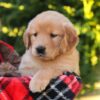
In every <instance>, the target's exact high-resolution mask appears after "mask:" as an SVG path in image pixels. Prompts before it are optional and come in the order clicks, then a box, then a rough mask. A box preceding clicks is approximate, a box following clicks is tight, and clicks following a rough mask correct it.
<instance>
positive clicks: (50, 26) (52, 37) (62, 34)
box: [23, 11, 78, 60]
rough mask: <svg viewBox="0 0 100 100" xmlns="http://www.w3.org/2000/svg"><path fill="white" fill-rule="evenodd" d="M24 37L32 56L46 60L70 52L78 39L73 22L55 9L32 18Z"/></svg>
mask: <svg viewBox="0 0 100 100" xmlns="http://www.w3.org/2000/svg"><path fill="white" fill-rule="evenodd" d="M23 37H24V43H25V46H26V48H27V49H29V50H30V52H31V53H32V56H35V57H38V58H39V59H44V60H51V59H54V58H55V57H57V56H58V55H61V54H62V53H65V52H70V51H71V50H72V49H73V48H75V46H76V44H77V41H78V36H77V34H76V31H75V29H74V27H73V25H72V23H71V22H70V21H69V20H68V19H67V18H66V17H65V16H63V15H62V14H60V13H58V12H55V11H46V12H43V13H41V14H39V15H37V16H36V17H35V18H34V19H32V20H31V21H30V23H29V25H28V28H27V29H26V32H25V33H24V36H23Z"/></svg>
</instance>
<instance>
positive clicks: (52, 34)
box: [50, 33, 58, 38]
mask: <svg viewBox="0 0 100 100" xmlns="http://www.w3.org/2000/svg"><path fill="white" fill-rule="evenodd" d="M50 36H51V37H52V38H55V37H57V36H58V35H57V34H54V33H51V34H50Z"/></svg>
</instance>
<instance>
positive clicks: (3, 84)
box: [0, 78, 11, 91]
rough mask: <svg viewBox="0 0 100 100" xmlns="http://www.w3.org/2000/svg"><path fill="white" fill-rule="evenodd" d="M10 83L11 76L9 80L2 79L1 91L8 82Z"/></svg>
mask: <svg viewBox="0 0 100 100" xmlns="http://www.w3.org/2000/svg"><path fill="white" fill-rule="evenodd" d="M10 83H11V78H9V80H5V79H3V80H2V81H1V83H0V85H1V87H0V88H1V91H3V90H4V89H5V88H6V87H7V86H8V85H9V84H10Z"/></svg>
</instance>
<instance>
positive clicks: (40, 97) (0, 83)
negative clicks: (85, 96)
mask: <svg viewBox="0 0 100 100" xmlns="http://www.w3.org/2000/svg"><path fill="white" fill-rule="evenodd" d="M2 62H9V63H11V64H12V65H13V66H12V67H16V68H18V65H19V63H20V57H19V55H18V54H17V53H16V52H15V51H14V48H13V47H12V46H10V45H9V44H7V43H5V42H3V41H0V63H2ZM3 71H4V70H3ZM18 74H19V73H17V74H13V72H11V73H9V74H6V72H5V74H3V75H0V76H1V77H0V100H73V99H74V98H75V96H76V95H78V93H79V92H80V90H81V89H82V81H81V78H80V77H79V76H78V75H76V74H75V73H73V72H68V71H66V72H64V73H62V75H60V76H58V77H56V78H54V79H52V80H51V81H50V83H49V84H48V86H47V88H46V89H45V90H44V91H42V92H41V93H32V92H31V91H30V90H29V88H28V87H29V82H30V80H31V77H30V76H21V75H18Z"/></svg>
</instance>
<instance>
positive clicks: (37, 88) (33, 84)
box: [29, 78, 49, 92]
mask: <svg viewBox="0 0 100 100" xmlns="http://www.w3.org/2000/svg"><path fill="white" fill-rule="evenodd" d="M48 83H49V81H48V80H40V79H35V78H33V79H32V80H31V81H30V84H29V89H30V90H31V91H32V92H41V91H43V90H44V89H45V88H46V86H47V85H48Z"/></svg>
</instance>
